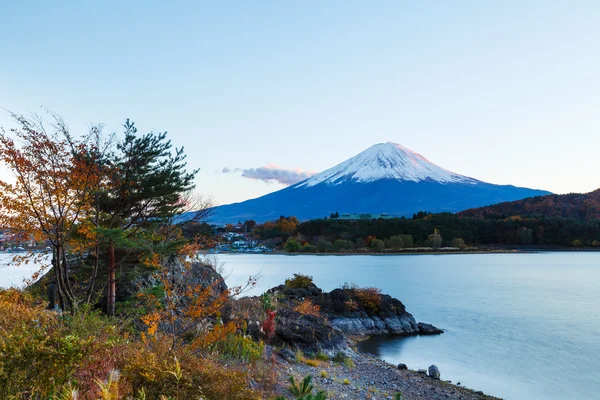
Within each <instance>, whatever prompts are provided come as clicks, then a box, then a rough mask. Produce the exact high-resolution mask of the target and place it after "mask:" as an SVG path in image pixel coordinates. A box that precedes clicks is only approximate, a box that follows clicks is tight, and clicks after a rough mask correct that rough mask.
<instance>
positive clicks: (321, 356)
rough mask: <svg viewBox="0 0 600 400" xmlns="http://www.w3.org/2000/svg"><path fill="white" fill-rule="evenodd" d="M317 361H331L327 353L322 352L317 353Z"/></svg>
mask: <svg viewBox="0 0 600 400" xmlns="http://www.w3.org/2000/svg"><path fill="white" fill-rule="evenodd" d="M317 360H320V361H329V356H328V355H327V354H325V353H323V352H322V351H320V352H318V353H317Z"/></svg>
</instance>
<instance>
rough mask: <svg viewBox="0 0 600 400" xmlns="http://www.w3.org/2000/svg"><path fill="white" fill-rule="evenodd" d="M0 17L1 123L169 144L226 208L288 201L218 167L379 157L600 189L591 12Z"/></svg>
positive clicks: (518, 181)
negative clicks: (270, 199)
mask: <svg viewBox="0 0 600 400" xmlns="http://www.w3.org/2000/svg"><path fill="white" fill-rule="evenodd" d="M5 3H6V4H3V5H2V6H1V8H0V38H1V39H0V54H1V56H0V107H2V108H4V109H8V110H11V111H16V112H37V113H43V109H42V108H41V107H42V106H43V107H46V108H49V109H51V110H53V111H56V112H58V113H60V114H61V115H62V116H63V117H64V118H65V119H66V120H67V121H69V124H70V126H71V129H72V130H73V131H84V130H85V129H86V127H87V126H89V124H90V123H99V122H101V123H104V124H105V125H106V130H107V132H110V131H114V130H118V129H119V127H120V125H121V124H122V123H123V122H124V121H125V119H126V118H132V119H133V120H134V121H136V124H137V125H138V127H139V128H140V129H141V130H160V131H162V130H166V131H168V132H169V137H170V138H171V139H172V141H173V143H174V144H176V145H183V146H185V149H186V152H187V153H188V160H189V165H190V167H194V168H201V171H200V173H199V174H198V178H197V186H198V190H199V191H200V192H203V193H206V194H212V195H214V197H215V198H216V200H217V201H218V202H219V203H228V202H233V201H241V200H244V199H247V198H251V197H257V196H259V195H262V194H264V193H267V192H270V191H273V190H277V189H279V188H281V187H283V186H282V185H280V184H276V183H270V184H267V183H264V182H262V181H259V180H252V179H247V178H244V177H242V176H241V175H240V173H235V172H234V173H228V174H223V173H222V172H221V171H222V170H223V168H225V167H227V168H230V169H232V170H234V169H236V168H239V169H251V168H258V167H261V166H265V165H268V164H275V165H278V166H281V167H283V168H289V169H295V168H299V169H301V170H305V171H321V170H324V169H326V168H329V167H331V166H333V165H335V164H337V163H338V162H341V161H343V160H345V159H347V158H349V157H351V156H353V155H355V154H357V153H359V152H360V151H362V150H364V149H365V148H367V147H369V146H371V145H373V144H375V143H379V142H387V141H393V142H397V143H401V144H403V145H404V146H406V147H408V148H411V149H413V150H415V151H417V152H419V153H421V154H423V155H424V156H426V157H427V158H429V159H430V160H431V161H433V162H435V163H437V164H438V165H441V166H443V167H444V168H447V169H450V170H452V171H454V172H457V173H461V174H464V175H468V176H472V177H475V178H477V179H481V180H484V181H488V182H492V183H503V184H504V183H511V184H515V185H519V186H528V187H534V188H541V189H547V190H550V191H553V192H557V193H565V192H580V191H591V190H594V189H596V188H598V187H600V178H599V176H598V171H600V157H598V156H597V153H598V149H599V148H600V117H599V116H600V76H599V71H600V50H599V46H598V44H599V43H600V2H597V1H583V0H582V1H550V0H546V1H533V0H531V1H452V2H450V1H428V2H423V1H419V2H408V1H348V0H344V1H335V0H330V1H316V0H313V1H253V2H250V1H222V2H202V1H173V2H165V1H101V2H99V1H57V2H48V1H18V2H16V1H15V2H5ZM0 126H10V121H9V118H8V116H7V115H6V113H3V112H0ZM3 173H5V172H2V171H0V176H1V175H2V174H3Z"/></svg>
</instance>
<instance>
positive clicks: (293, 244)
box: [283, 237, 300, 253]
mask: <svg viewBox="0 0 600 400" xmlns="http://www.w3.org/2000/svg"><path fill="white" fill-rule="evenodd" d="M283 248H284V249H285V251H287V252H288V253H296V252H298V250H300V243H298V242H297V241H296V239H294V238H292V237H290V238H288V240H286V242H285V245H284V246H283Z"/></svg>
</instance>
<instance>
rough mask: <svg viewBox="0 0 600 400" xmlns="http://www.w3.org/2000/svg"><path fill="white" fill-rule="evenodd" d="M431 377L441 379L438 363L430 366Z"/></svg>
mask: <svg viewBox="0 0 600 400" xmlns="http://www.w3.org/2000/svg"><path fill="white" fill-rule="evenodd" d="M429 377H431V378H433V379H440V370H439V368H438V367H437V366H436V365H430V366H429Z"/></svg>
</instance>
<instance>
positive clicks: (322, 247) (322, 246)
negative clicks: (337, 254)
mask: <svg viewBox="0 0 600 400" xmlns="http://www.w3.org/2000/svg"><path fill="white" fill-rule="evenodd" d="M334 250H335V247H334V246H333V245H332V244H331V242H329V241H327V240H325V239H319V241H318V242H317V251H318V252H319V253H331V252H333V251H334Z"/></svg>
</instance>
